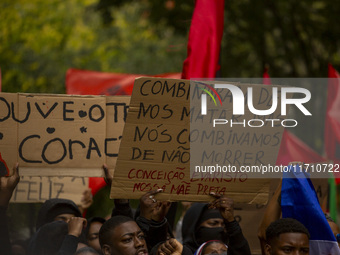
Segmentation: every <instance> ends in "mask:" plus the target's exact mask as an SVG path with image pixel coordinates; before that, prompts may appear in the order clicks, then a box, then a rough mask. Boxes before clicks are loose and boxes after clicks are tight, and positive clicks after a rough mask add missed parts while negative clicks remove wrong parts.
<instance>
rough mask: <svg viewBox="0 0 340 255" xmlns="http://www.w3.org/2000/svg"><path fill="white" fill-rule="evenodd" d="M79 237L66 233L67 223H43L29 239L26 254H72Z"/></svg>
mask: <svg viewBox="0 0 340 255" xmlns="http://www.w3.org/2000/svg"><path fill="white" fill-rule="evenodd" d="M78 242H79V238H78V237H75V236H72V235H68V224H67V223H66V222H64V221H54V222H50V223H47V224H44V225H43V226H42V227H40V228H39V229H38V231H37V232H36V233H35V234H34V235H33V237H32V238H31V240H30V244H29V247H28V251H27V255H73V254H74V253H75V252H76V250H77V245H78Z"/></svg>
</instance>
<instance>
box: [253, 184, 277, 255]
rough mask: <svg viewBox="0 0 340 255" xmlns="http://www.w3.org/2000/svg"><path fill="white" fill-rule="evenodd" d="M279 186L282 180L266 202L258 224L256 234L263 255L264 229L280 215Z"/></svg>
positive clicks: (264, 243)
mask: <svg viewBox="0 0 340 255" xmlns="http://www.w3.org/2000/svg"><path fill="white" fill-rule="evenodd" d="M281 187H282V180H281V181H280V183H279V185H278V186H277V188H276V190H275V193H274V195H273V197H272V198H271V199H270V201H269V202H268V205H267V208H266V210H265V212H264V214H263V217H262V220H261V223H260V226H259V228H258V232H257V236H258V238H259V239H260V244H261V250H262V254H263V255H265V252H264V246H265V245H266V229H267V227H268V226H269V225H270V223H272V222H274V221H276V220H277V219H279V218H280V216H281V204H280V203H281V202H280V197H281Z"/></svg>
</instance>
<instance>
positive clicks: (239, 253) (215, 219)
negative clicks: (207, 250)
mask: <svg viewBox="0 0 340 255" xmlns="http://www.w3.org/2000/svg"><path fill="white" fill-rule="evenodd" d="M211 195H212V196H214V197H215V200H214V201H213V202H211V203H210V204H203V203H195V204H193V205H192V206H191V207H190V208H189V209H188V211H187V212H186V214H185V216H184V218H183V226H182V235H183V245H184V246H185V247H188V248H189V249H190V250H191V251H192V252H193V253H194V252H195V251H196V250H197V249H198V248H199V246H200V245H201V244H202V243H204V242H207V241H209V240H220V241H222V242H224V243H225V244H226V245H228V247H229V248H228V254H231V255H248V254H249V255H251V252H250V248H249V244H248V241H247V240H246V239H245V237H244V236H243V233H242V230H241V227H240V225H239V224H238V222H237V221H236V220H235V218H234V203H233V200H232V199H230V198H227V197H225V196H221V195H218V194H214V193H211Z"/></svg>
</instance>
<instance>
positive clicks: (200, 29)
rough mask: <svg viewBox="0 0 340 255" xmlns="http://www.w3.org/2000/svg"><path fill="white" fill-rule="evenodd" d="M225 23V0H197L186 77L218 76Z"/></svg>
mask: <svg viewBox="0 0 340 255" xmlns="http://www.w3.org/2000/svg"><path fill="white" fill-rule="evenodd" d="M223 23H224V0H196V2H195V10H194V13H193V16H192V21H191V26H190V32H189V41H188V56H187V59H186V60H185V61H184V63H183V71H182V78H183V79H190V78H214V77H215V76H216V72H217V71H218V70H219V69H220V67H219V65H218V60H219V55H220V48H221V40H222V35H223Z"/></svg>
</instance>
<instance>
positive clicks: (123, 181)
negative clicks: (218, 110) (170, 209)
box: [111, 78, 283, 204]
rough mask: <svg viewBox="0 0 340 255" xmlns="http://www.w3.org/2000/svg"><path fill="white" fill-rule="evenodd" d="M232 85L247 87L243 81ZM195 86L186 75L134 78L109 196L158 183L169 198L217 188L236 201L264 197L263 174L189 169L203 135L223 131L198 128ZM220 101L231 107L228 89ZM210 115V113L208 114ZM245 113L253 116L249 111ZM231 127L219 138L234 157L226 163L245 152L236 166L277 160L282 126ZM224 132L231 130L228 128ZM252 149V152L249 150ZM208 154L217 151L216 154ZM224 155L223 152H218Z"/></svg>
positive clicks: (204, 195)
mask: <svg viewBox="0 0 340 255" xmlns="http://www.w3.org/2000/svg"><path fill="white" fill-rule="evenodd" d="M235 85H237V86H240V87H242V88H244V89H245V88H246V85H243V86H242V85H238V84H235ZM251 86H253V85H251ZM267 87H268V86H267ZM257 89H263V90H265V92H268V91H267V90H266V89H267V88H265V87H264V86H258V88H255V90H257ZM190 90H191V91H190ZM196 90H197V86H195V85H194V86H191V85H190V82H189V81H187V80H175V79H161V78H140V79H136V81H135V84H134V90H133V94H132V98H131V102H130V108H129V114H128V117H127V120H126V125H125V127H124V132H123V137H124V139H123V140H122V143H121V146H120V150H119V155H120V156H119V158H118V161H117V166H116V170H115V173H114V180H113V183H112V189H111V198H131V199H137V198H140V197H141V196H142V195H143V194H145V192H147V191H150V190H155V189H159V188H161V189H163V190H164V192H163V193H161V194H157V198H159V199H164V200H170V201H180V200H186V201H208V200H211V199H212V197H211V196H209V193H210V192H215V193H219V194H226V195H227V196H229V197H231V198H233V199H234V200H235V201H236V202H242V203H259V204H265V203H266V202H267V199H268V192H269V181H268V180H267V179H263V176H262V179H250V178H249V176H247V174H240V173H238V174H233V173H226V174H224V173H222V174H219V175H218V174H216V173H215V174H214V175H211V173H207V172H204V171H202V172H199V173H198V172H196V173H195V172H191V173H190V170H193V169H195V167H194V165H195V164H193V161H192V160H193V158H194V157H196V156H197V155H198V154H199V153H201V154H200V155H199V156H200V157H201V158H202V151H200V152H197V151H196V149H202V148H206V144H204V143H202V140H203V139H204V138H205V137H206V138H208V139H205V140H206V141H207V142H208V143H210V142H212V145H213V146H215V145H216V143H215V142H216V141H217V142H218V143H219V142H220V141H221V137H218V136H214V134H210V133H209V132H208V133H207V132H205V133H204V132H201V133H200V131H202V127H203V128H204V125H206V124H205V123H204V122H200V121H201V119H202V117H201V116H200V115H201V114H200V105H195V104H194V105H192V103H191V102H190V101H192V99H193V98H194V97H196ZM268 90H269V88H268ZM259 95H260V94H259V93H258V92H256V93H255V99H254V102H255V105H256V106H258V105H259V103H258V101H259V100H260V99H259ZM261 95H262V94H261ZM261 95H260V96H261ZM199 96H200V95H198V96H197V98H198V99H199ZM267 97H268V96H267ZM270 100H271V99H270V97H268V98H267V99H266V100H264V99H263V98H262V101H265V102H263V103H262V104H263V106H262V107H265V106H266V105H267V104H269V101H270ZM196 101H198V100H196ZM223 103H225V105H227V106H228V107H226V108H227V109H232V104H233V102H232V99H231V98H230V94H229V96H228V94H226V95H225V98H224V99H223ZM229 111H230V110H229ZM277 111H279V109H278V110H277ZM228 114H230V113H224V116H227V115H228ZM274 115H275V116H277V115H278V113H277V112H275V113H274ZM208 118H210V119H211V116H209V117H208ZM208 118H207V119H208ZM245 118H248V119H249V118H254V117H253V115H250V114H249V113H248V112H247V113H246V116H245ZM219 119H220V117H219ZM194 124H196V125H198V126H199V128H200V130H198V132H197V133H198V134H197V136H198V139H197V143H195V141H194V139H195V138H194V137H193V135H196V133H194V132H196V131H195V129H193V125H194ZM207 130H208V129H207ZM203 131H204V130H203ZM231 131H232V132H233V133H234V134H235V135H234V137H235V136H236V138H234V139H231V138H230V139H229V141H228V139H227V140H225V138H223V139H224V141H225V142H223V143H222V144H225V147H224V148H226V147H227V148H228V150H230V151H231V152H230V153H231V154H232V157H233V158H232V159H230V162H229V163H235V162H236V163H239V162H240V160H239V159H240V158H243V162H241V163H240V164H239V165H238V167H239V166H240V165H241V164H246V165H247V164H248V165H251V164H258V163H259V162H260V163H263V164H264V163H265V164H272V165H275V160H276V157H277V152H278V149H279V146H280V141H281V136H282V132H283V127H282V126H277V127H272V128H269V127H264V128H261V130H260V131H259V130H258V129H257V130H255V129H254V130H253V129H250V128H244V129H240V128H237V129H235V128H234V129H232V130H231ZM226 133H227V135H229V133H230V130H228V131H227V132H226ZM189 136H190V138H189ZM209 137H210V138H209ZM250 137H252V138H250ZM209 139H210V140H209ZM241 140H242V141H243V142H240V141H241ZM249 140H252V141H255V142H249ZM269 140H270V141H269ZM230 141H238V142H234V143H233V142H230ZM227 143H228V144H227ZM207 149H209V148H207ZM211 153H212V152H210V154H211ZM225 153H226V152H225ZM228 153H229V152H228ZM251 153H254V154H253V155H250V154H251ZM240 154H242V155H241V156H240ZM193 155H194V156H193ZM212 158H221V157H220V156H218V157H217V156H216V155H215V156H213V157H212ZM225 158H226V156H223V157H222V159H225ZM208 159H209V157H208ZM227 159H228V160H229V158H227ZM231 160H232V162H231Z"/></svg>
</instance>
